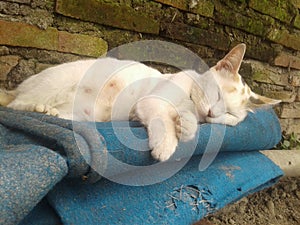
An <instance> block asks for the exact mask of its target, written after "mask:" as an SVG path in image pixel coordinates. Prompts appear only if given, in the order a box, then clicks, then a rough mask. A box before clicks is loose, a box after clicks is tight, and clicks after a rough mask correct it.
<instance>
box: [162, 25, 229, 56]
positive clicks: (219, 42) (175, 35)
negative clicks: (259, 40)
mask: <svg viewBox="0 0 300 225" xmlns="http://www.w3.org/2000/svg"><path fill="white" fill-rule="evenodd" d="M162 30H163V32H162V33H161V34H160V35H161V36H163V37H168V38H172V39H175V40H180V41H184V42H188V43H193V44H200V45H204V46H210V47H212V48H215V49H219V50H224V51H227V50H228V48H229V46H230V42H231V41H230V37H229V36H228V35H226V34H225V33H224V32H221V31H217V30H205V29H201V28H198V27H193V26H189V25H186V24H183V23H168V24H162Z"/></svg>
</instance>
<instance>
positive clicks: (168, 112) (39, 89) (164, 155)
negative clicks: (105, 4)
mask: <svg viewBox="0 0 300 225" xmlns="http://www.w3.org/2000/svg"><path fill="white" fill-rule="evenodd" d="M245 50H246V46H245V44H239V45H237V46H236V47H235V48H233V49H232V50H231V51H230V52H229V53H228V54H227V55H226V56H225V57H224V58H223V59H222V60H220V61H219V62H218V63H217V65H215V66H214V67H212V68H210V70H208V71H207V72H205V73H204V74H201V75H200V74H198V73H196V72H195V71H192V70H188V71H181V72H178V73H175V74H164V75H162V74H161V73H160V72H159V71H157V70H156V69H153V68H151V67H148V66H146V65H144V64H141V63H139V62H134V61H127V60H117V59H114V58H101V59H98V60H86V61H77V62H71V63H66V64H62V65H59V66H56V67H52V68H49V69H46V70H44V71H42V72H41V73H39V74H37V75H34V76H32V77H30V78H28V79H27V80H25V81H24V82H23V83H21V84H20V85H19V86H18V88H17V89H15V90H13V91H4V90H2V91H1V92H0V105H4V106H7V107H10V108H13V109H16V110H26V111H35V112H41V113H46V114H49V115H53V116H58V117H60V118H65V119H74V120H78V121H94V120H95V121H99V122H103V121H110V120H128V119H130V120H138V121H140V122H142V123H143V124H144V125H145V126H146V127H147V131H148V135H149V146H150V148H151V149H152V152H151V154H152V156H153V157H154V158H155V159H157V160H160V161H165V160H167V159H169V158H170V156H171V155H172V154H173V153H174V152H175V149H176V146H177V144H178V141H179V140H182V141H188V140H191V139H192V138H194V136H195V133H196V130H197V124H198V122H209V123H222V124H227V125H231V126H234V125H236V124H238V123H239V122H241V121H242V120H244V118H245V117H246V115H247V111H253V110H254V109H255V108H257V107H260V106H263V105H274V104H277V103H279V102H280V101H278V100H272V99H269V98H266V97H263V96H260V95H257V94H255V93H253V92H252V91H251V89H250V88H249V87H248V85H247V84H245V83H244V82H243V80H242V78H241V76H240V75H239V73H238V70H239V68H240V65H241V62H242V59H243V57H244V54H245Z"/></svg>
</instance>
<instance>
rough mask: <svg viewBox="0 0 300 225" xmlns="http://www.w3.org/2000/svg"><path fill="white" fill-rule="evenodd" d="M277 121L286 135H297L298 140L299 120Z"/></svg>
mask: <svg viewBox="0 0 300 225" xmlns="http://www.w3.org/2000/svg"><path fill="white" fill-rule="evenodd" d="M279 121H280V126H281V129H282V131H284V132H285V133H286V134H292V133H294V134H298V138H300V119H280V120H279Z"/></svg>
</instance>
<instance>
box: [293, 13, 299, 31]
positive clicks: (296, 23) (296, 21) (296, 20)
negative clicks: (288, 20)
mask: <svg viewBox="0 0 300 225" xmlns="http://www.w3.org/2000/svg"><path fill="white" fill-rule="evenodd" d="M294 26H295V27H296V28H299V29H300V14H299V13H297V16H296V17H295V20H294Z"/></svg>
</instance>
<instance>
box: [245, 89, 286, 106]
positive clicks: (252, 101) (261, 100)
mask: <svg viewBox="0 0 300 225" xmlns="http://www.w3.org/2000/svg"><path fill="white" fill-rule="evenodd" d="M280 102H281V100H276V99H272V98H268V97H264V96H261V95H258V94H255V93H254V92H251V95H250V98H249V101H248V107H249V109H251V110H254V109H256V108H261V107H268V106H274V105H277V104H279V103H280Z"/></svg>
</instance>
